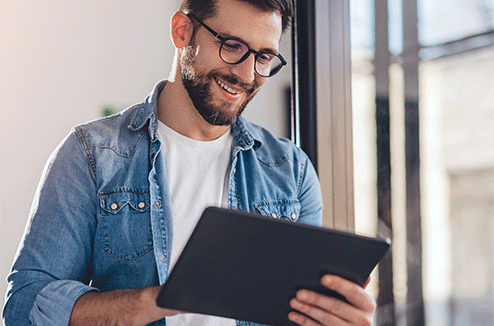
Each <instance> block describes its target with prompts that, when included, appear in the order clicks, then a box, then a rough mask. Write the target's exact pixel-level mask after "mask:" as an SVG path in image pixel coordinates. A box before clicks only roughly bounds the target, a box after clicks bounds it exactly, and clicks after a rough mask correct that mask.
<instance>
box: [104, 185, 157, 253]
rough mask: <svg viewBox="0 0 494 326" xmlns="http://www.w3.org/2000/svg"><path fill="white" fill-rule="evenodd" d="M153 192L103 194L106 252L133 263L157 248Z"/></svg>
mask: <svg viewBox="0 0 494 326" xmlns="http://www.w3.org/2000/svg"><path fill="white" fill-rule="evenodd" d="M149 203H150V195H149V190H144V191H141V190H132V189H124V190H122V189H117V190H113V191H109V192H103V193H101V194H100V206H101V220H102V229H103V230H102V231H103V250H104V252H106V253H107V254H109V255H111V256H113V257H115V258H118V259H121V260H124V261H132V260H134V259H137V258H139V257H140V256H142V255H144V254H145V253H146V252H148V251H149V250H151V249H152V248H153V236H152V230H151V217H150V207H149Z"/></svg>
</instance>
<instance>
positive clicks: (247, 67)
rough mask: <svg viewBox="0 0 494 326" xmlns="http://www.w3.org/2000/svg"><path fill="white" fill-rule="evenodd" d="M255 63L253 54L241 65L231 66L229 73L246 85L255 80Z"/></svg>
mask: <svg viewBox="0 0 494 326" xmlns="http://www.w3.org/2000/svg"><path fill="white" fill-rule="evenodd" d="M255 63H256V57H255V55H254V54H253V53H251V54H250V55H249V57H248V58H247V59H245V60H244V61H242V62H241V63H237V64H235V65H232V66H231V68H230V71H231V72H232V73H233V74H234V75H235V76H237V77H238V78H240V80H241V81H242V82H244V83H246V84H250V83H252V82H253V81H254V79H255V78H256V73H255V70H254V65H255Z"/></svg>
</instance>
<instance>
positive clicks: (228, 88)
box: [214, 78, 241, 95]
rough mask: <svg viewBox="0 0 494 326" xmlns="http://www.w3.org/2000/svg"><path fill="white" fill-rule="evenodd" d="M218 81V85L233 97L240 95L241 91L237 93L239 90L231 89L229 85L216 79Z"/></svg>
mask: <svg viewBox="0 0 494 326" xmlns="http://www.w3.org/2000/svg"><path fill="white" fill-rule="evenodd" d="M214 80H215V81H216V83H217V84H218V85H219V86H220V87H221V88H223V89H224V90H225V91H227V92H228V93H230V94H232V95H237V94H240V93H241V91H237V90H234V89H233V88H231V87H229V86H228V85H226V84H224V83H223V82H222V81H221V80H219V79H218V78H215V79H214Z"/></svg>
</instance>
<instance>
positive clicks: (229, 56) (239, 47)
mask: <svg viewBox="0 0 494 326" xmlns="http://www.w3.org/2000/svg"><path fill="white" fill-rule="evenodd" d="M247 51H249V48H248V47H247V45H246V44H244V43H242V42H239V41H236V40H232V39H228V40H226V41H224V42H223V44H222V45H221V50H220V56H221V59H222V60H223V61H225V62H226V63H237V62H238V61H240V60H241V59H242V57H243V56H244V54H246V53H247Z"/></svg>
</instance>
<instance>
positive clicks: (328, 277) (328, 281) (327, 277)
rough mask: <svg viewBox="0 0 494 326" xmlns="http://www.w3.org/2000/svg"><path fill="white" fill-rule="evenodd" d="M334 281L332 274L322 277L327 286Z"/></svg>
mask: <svg viewBox="0 0 494 326" xmlns="http://www.w3.org/2000/svg"><path fill="white" fill-rule="evenodd" d="M332 281H333V280H332V279H331V276H329V275H325V276H323V278H322V283H323V284H324V285H326V286H330V285H331V283H332Z"/></svg>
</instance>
